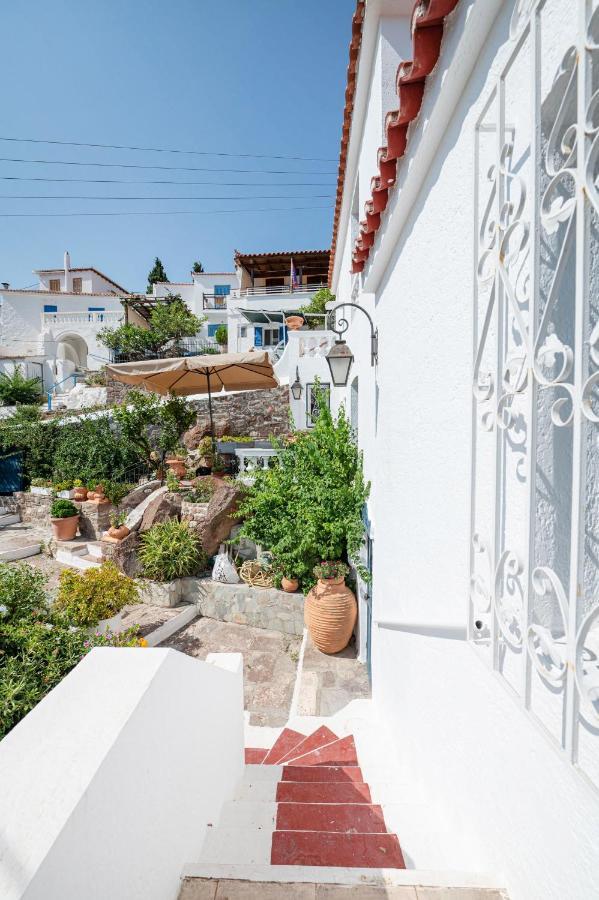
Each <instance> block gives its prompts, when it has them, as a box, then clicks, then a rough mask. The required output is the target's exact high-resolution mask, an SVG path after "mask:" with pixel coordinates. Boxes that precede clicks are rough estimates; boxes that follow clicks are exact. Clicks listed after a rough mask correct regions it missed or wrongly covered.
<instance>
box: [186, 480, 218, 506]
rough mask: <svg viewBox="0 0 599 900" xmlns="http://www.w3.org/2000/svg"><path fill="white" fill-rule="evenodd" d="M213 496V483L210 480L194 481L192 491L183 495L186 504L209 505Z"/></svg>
mask: <svg viewBox="0 0 599 900" xmlns="http://www.w3.org/2000/svg"><path fill="white" fill-rule="evenodd" d="M213 494H214V483H213V481H212V479H211V478H201V479H200V480H199V481H196V483H195V485H194V488H193V490H192V491H189V492H188V493H187V494H186V495H185V499H186V500H187V502H188V503H210V500H211V499H212V496H213Z"/></svg>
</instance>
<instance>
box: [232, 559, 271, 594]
mask: <svg viewBox="0 0 599 900" xmlns="http://www.w3.org/2000/svg"><path fill="white" fill-rule="evenodd" d="M239 576H240V578H241V580H242V581H245V583H246V584H249V585H250V587H262V588H268V587H272V586H273V581H274V578H273V575H272V573H271V572H267V571H265V570H264V568H263V566H262V563H259V562H257V561H256V560H255V559H246V561H245V562H244V563H243V565H242V566H241V569H240V570H239Z"/></svg>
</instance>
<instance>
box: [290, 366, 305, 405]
mask: <svg viewBox="0 0 599 900" xmlns="http://www.w3.org/2000/svg"><path fill="white" fill-rule="evenodd" d="M302 390H303V388H302V383H301V381H300V377H299V368H298V366H296V367H295V381H294V382H293V384H292V385H291V394H292V396H293V399H294V400H301V398H302Z"/></svg>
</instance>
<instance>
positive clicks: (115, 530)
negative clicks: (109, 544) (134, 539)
mask: <svg viewBox="0 0 599 900" xmlns="http://www.w3.org/2000/svg"><path fill="white" fill-rule="evenodd" d="M108 534H109V535H110V537H111V538H115V540H117V541H122V540H123V538H126V537H127V535H128V534H131V529H129V528H127V526H126V525H118V526H115V525H111V526H110V528H109V529H108Z"/></svg>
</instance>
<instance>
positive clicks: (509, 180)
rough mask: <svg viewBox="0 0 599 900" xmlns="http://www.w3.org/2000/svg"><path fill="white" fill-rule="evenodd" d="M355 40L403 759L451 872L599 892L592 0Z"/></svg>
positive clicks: (366, 265) (451, 9) (381, 518)
mask: <svg viewBox="0 0 599 900" xmlns="http://www.w3.org/2000/svg"><path fill="white" fill-rule="evenodd" d="M352 34H353V39H352V45H351V48H350V66H349V78H348V89H347V92H346V101H347V102H346V108H345V122H344V136H343V141H342V148H341V161H340V176H339V189H338V198H337V208H336V215H335V231H334V239H333V249H332V256H331V288H332V290H333V292H334V293H335V294H336V296H337V303H339V302H346V303H353V304H357V305H358V306H360V307H361V310H357V309H353V308H351V307H349V308H346V309H344V310H342V311H340V312H339V313H338V314H337V315H338V316H339V318H340V317H341V316H342V315H343V316H344V317H345V318H347V320H348V323H349V325H348V329H347V331H346V332H345V334H344V335H343V338H344V339H345V340H346V341H347V344H348V346H349V347H350V349H351V351H352V353H353V355H354V357H355V361H354V363H353V366H352V369H351V371H350V373H349V378H348V380H347V385H346V386H342V387H337V388H333V391H332V397H333V403H334V405H338V404H339V403H342V402H343V403H345V406H346V408H347V409H348V411H349V410H351V415H352V419H353V420H354V422H355V425H356V428H357V433H358V439H359V443H360V446H361V448H362V449H363V450H364V458H365V468H366V472H367V476H368V477H369V478H370V479H371V481H372V492H371V496H370V499H369V501H368V510H367V514H366V515H367V520H368V523H369V529H370V543H369V551H370V552H369V559H370V563H371V566H372V572H373V579H372V585H371V588H370V590H369V597H367V598H366V600H363V601H362V609H361V617H362V630H363V632H364V634H363V635H362V636H361V644H362V647H363V651H364V652H365V654H366V655H367V657H368V659H369V662H370V664H371V668H372V686H373V698H374V702H375V704H376V706H377V709H378V712H379V714H380V715H381V717H382V719H383V720H384V721H386V722H387V724H388V725H389V728H390V733H391V735H392V743H391V745H390V746H389V748H388V754H389V756H390V757H392V758H393V760H394V764H395V766H396V768H397V771H398V772H401V773H403V774H404V775H407V776H408V777H409V779H410V781H411V783H412V784H413V785H414V786H415V787H417V789H418V791H419V794H420V796H421V798H422V802H423V803H424V804H425V805H426V807H427V809H428V811H429V816H430V822H431V823H433V822H434V823H435V825H434V828H433V831H434V834H431V853H432V854H433V855H434V853H433V843H434V842H437V845H438V844H439V843H445V846H446V849H447V850H448V853H449V857H450V858H451V860H452V863H453V864H454V865H455V866H456V867H457V868H466V867H467V866H468V861H469V860H471V859H472V858H473V857H475V858H476V859H477V860H478V864H479V867H481V868H483V869H487V870H489V871H493V872H497V873H501V876H502V879H503V883H504V884H505V885H506V887H507V888H508V891H509V894H510V897H512V898H515V900H537V898H538V900H541V898H543V900H558V898H559V900H561V898H565V897H568V898H573V900H574V898H576V900H591V898H592V897H596V896H597V878H596V874H597V872H598V871H599V691H598V687H597V686H598V685H599V668H598V665H597V659H598V657H599V594H598V585H599V564H598V562H597V554H596V542H597V534H598V524H599V491H598V490H597V485H598V478H599V451H598V447H599V444H598V432H597V423H598V422H599V408H598V405H597V396H596V390H597V384H598V383H599V368H598V367H599V352H598V349H597V348H598V345H599V319H598V310H597V291H596V286H597V281H598V275H599V271H598V269H597V265H598V264H597V258H598V253H597V251H598V249H599V244H598V237H597V222H598V221H599V219H598V216H599V200H598V197H597V189H596V179H597V174H598V172H597V166H598V163H597V159H598V155H599V154H598V152H597V151H598V148H599V139H598V137H597V134H598V129H599V122H598V119H597V94H596V93H595V92H596V86H597V78H598V73H599V51H598V50H597V48H598V46H599V4H598V3H597V2H595V0H484V2H481V0H478V2H477V0H426V2H422V3H417V4H416V5H415V6H414V4H413V2H411V0H368V2H366V3H364V2H358V4H357V10H356V14H355V16H354V20H353V29H352ZM364 312H366V313H367V314H368V316H370V317H371V319H372V323H373V324H372V329H373V330H374V329H377V330H378V333H377V334H376V335H375V336H376V337H377V338H378V348H377V346H376V344H375V348H374V349H375V351H376V350H377V349H378V357H377V354H376V353H375V355H374V358H373V359H371V353H370V349H371V336H372V331H371V325H370V323H369V321H368V317H367V316H366V315H364ZM371 363H372V364H371ZM425 855H426V854H425ZM431 858H432V856H431ZM420 864H421V865H422V864H424V862H423V860H420Z"/></svg>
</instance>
